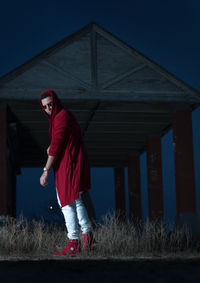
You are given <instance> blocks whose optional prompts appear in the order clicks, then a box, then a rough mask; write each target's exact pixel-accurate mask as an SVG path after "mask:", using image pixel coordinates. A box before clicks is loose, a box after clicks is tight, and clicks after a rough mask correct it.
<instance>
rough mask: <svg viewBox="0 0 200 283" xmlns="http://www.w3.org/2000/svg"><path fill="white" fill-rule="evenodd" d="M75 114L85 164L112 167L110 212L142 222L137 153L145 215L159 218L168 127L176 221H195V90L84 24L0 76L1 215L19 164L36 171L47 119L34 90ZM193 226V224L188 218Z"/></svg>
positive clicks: (11, 205)
mask: <svg viewBox="0 0 200 283" xmlns="http://www.w3.org/2000/svg"><path fill="white" fill-rule="evenodd" d="M48 88H52V89H54V90H55V92H56V93H57V94H58V96H59V97H60V98H61V100H62V102H63V104H64V106H65V107H66V108H68V109H69V110H71V111H72V112H73V114H74V115H75V116H76V118H77V120H78V122H79V124H80V126H81V129H82V133H83V136H84V141H85V145H86V147H87V151H88V155H89V159H90V163H91V166H92V167H98V166H103V167H114V168H115V169H114V170H115V197H116V209H117V210H120V211H121V212H124V211H125V193H124V167H126V166H128V182H129V207H130V217H132V218H134V219H135V218H141V193H140V163H139V157H140V154H141V153H142V152H144V151H146V152H147V165H148V200H149V218H150V219H154V218H162V217H163V211H164V209H163V192H162V166H161V137H162V136H163V135H164V134H165V133H166V132H167V131H168V130H169V129H170V128H173V135H174V145H175V177H176V203H177V218H179V219H182V218H183V219H185V217H186V218H188V217H189V219H196V205H195V183H194V162H193V141H192V121H191V112H192V110H193V109H194V108H195V107H197V106H199V104H200V93H199V92H198V91H196V90H195V89H193V88H192V87H190V86H189V85H187V84H186V83H184V82H183V81H181V80H180V79H178V78H176V77H175V76H174V75H173V74H171V73H169V72H168V71H166V70H165V69H164V68H162V67H161V66H159V65H158V64H156V63H155V62H153V61H151V60H150V59H148V58H147V57H145V56H144V55H143V54H141V53H140V52H138V51H137V50H135V49H134V48H132V47H130V46H128V45H127V44H126V43H124V42H122V41H121V40H120V39H118V38H117V37H115V36H114V35H113V34H111V33H109V32H108V31H106V30H104V29H103V28H102V27H100V26H99V25H97V24H96V23H90V24H89V25H87V26H85V27H84V28H82V29H81V30H79V31H78V32H76V33H74V34H72V35H70V36H68V37H67V38H65V39H63V40H62V41H60V42H58V43H57V44H55V45H54V46H51V47H50V48H48V49H47V50H45V51H43V52H42V53H40V54H39V55H37V56H35V57H34V58H32V59H31V60H29V61H27V62H26V63H24V64H23V65H21V66H19V67H18V68H16V69H14V70H13V71H11V72H9V73H8V74H6V75H4V76H3V77H1V78H0V172H1V173H0V174H1V175H0V214H11V215H14V214H15V176H16V173H17V172H18V170H19V168H20V167H43V166H44V164H45V160H46V147H47V145H48V144H49V135H48V122H47V120H46V119H45V117H44V115H43V114H42V112H41V110H40V107H39V95H40V92H41V90H44V89H48ZM195 221H196V220H195Z"/></svg>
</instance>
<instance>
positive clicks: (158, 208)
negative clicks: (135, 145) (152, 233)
mask: <svg viewBox="0 0 200 283" xmlns="http://www.w3.org/2000/svg"><path fill="white" fill-rule="evenodd" d="M147 170H148V199H149V219H151V220H152V219H163V216H164V208H163V189H162V160H161V138H160V137H157V136H156V137H149V138H148V144H147Z"/></svg>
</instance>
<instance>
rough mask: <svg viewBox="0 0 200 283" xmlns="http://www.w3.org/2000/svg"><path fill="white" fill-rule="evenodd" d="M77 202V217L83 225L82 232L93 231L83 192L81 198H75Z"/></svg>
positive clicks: (81, 225)
mask: <svg viewBox="0 0 200 283" xmlns="http://www.w3.org/2000/svg"><path fill="white" fill-rule="evenodd" d="M75 204H76V212H77V218H78V222H79V225H80V227H81V231H82V234H85V233H88V232H90V231H92V224H91V221H90V219H89V217H88V213H87V210H86V208H85V205H84V203H83V200H82V197H81V194H79V198H78V199H77V200H75Z"/></svg>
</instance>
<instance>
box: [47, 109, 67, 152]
mask: <svg viewBox="0 0 200 283" xmlns="http://www.w3.org/2000/svg"><path fill="white" fill-rule="evenodd" d="M67 133H68V123H67V117H66V115H65V113H62V115H61V116H59V117H55V119H54V121H53V127H52V136H51V144H50V149H49V155H51V156H58V155H59V153H60V152H61V151H62V150H63V147H64V146H66V145H65V143H66V139H67Z"/></svg>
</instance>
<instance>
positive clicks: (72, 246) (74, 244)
mask: <svg viewBox="0 0 200 283" xmlns="http://www.w3.org/2000/svg"><path fill="white" fill-rule="evenodd" d="M80 252H81V243H80V240H73V239H69V241H68V243H67V245H66V246H65V247H64V249H63V250H62V251H55V252H54V253H53V254H54V255H66V254H72V255H77V254H79V253H80Z"/></svg>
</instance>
